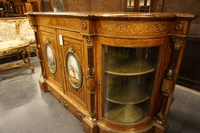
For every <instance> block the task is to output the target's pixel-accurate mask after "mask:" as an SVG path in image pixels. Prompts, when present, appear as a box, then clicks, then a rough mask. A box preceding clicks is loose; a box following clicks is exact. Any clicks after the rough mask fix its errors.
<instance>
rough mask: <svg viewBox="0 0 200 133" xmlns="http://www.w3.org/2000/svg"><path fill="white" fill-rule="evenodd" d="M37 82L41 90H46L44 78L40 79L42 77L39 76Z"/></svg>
mask: <svg viewBox="0 0 200 133" xmlns="http://www.w3.org/2000/svg"><path fill="white" fill-rule="evenodd" d="M38 82H39V85H40V89H41V90H42V91H43V92H47V91H48V90H47V86H46V82H45V80H44V79H42V78H40V79H39V80H38Z"/></svg>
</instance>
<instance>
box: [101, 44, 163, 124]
mask: <svg viewBox="0 0 200 133" xmlns="http://www.w3.org/2000/svg"><path fill="white" fill-rule="evenodd" d="M158 52H159V47H151V48H146V47H144V48H123V47H113V46H106V45H104V86H103V87H104V96H103V98H104V100H103V117H104V118H105V119H107V120H109V121H112V122H115V123H123V124H124V123H125V124H126V123H134V122H137V121H139V120H141V119H143V118H145V117H146V116H148V111H149V102H150V97H151V95H150V94H151V91H152V87H153V84H154V75H155V69H156V64H157V59H158Z"/></svg>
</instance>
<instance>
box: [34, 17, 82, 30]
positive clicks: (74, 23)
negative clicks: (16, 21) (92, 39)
mask: <svg viewBox="0 0 200 133" xmlns="http://www.w3.org/2000/svg"><path fill="white" fill-rule="evenodd" d="M37 22H38V24H40V25H48V26H52V27H58V26H59V27H63V28H68V29H73V30H79V29H80V28H81V25H80V20H78V19H73V18H67V19H66V18H59V19H57V18H51V17H37Z"/></svg>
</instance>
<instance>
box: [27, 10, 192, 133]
mask: <svg viewBox="0 0 200 133" xmlns="http://www.w3.org/2000/svg"><path fill="white" fill-rule="evenodd" d="M27 16H28V18H29V21H30V23H31V25H32V27H33V29H34V31H35V35H36V38H37V39H36V40H37V44H38V54H37V55H38V58H39V59H40V63H41V76H40V78H39V84H40V88H41V89H42V90H43V91H49V92H50V93H51V94H52V95H53V96H54V97H55V98H56V99H57V100H58V101H60V103H61V104H63V106H64V107H66V108H67V109H68V110H69V111H70V112H71V113H72V114H73V115H74V116H76V117H77V118H78V119H80V120H81V121H82V125H83V131H84V132H85V133H111V132H112V133H122V132H123V133H166V132H167V129H168V127H169V125H170V123H168V122H167V117H168V113H169V109H170V105H171V102H172V97H173V92H174V87H175V83H176V78H177V73H178V70H179V67H180V62H181V59H182V55H183V51H184V48H185V42H186V37H187V34H188V31H189V27H190V24H191V21H192V19H194V18H195V16H194V15H192V14H178V13H177V14H176V13H118V14H116V13H93V12H89V13H88V12H87V13H86V12H59V13H55V12H54V13H52V12H45V13H44V12H37V13H28V14H27Z"/></svg>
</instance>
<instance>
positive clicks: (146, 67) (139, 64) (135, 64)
mask: <svg viewBox="0 0 200 133" xmlns="http://www.w3.org/2000/svg"><path fill="white" fill-rule="evenodd" d="M154 70H155V68H154V67H153V66H152V65H151V64H150V63H148V61H147V60H145V59H144V60H142V59H138V58H133V59H132V58H127V59H124V60H122V61H119V62H116V63H114V64H112V65H108V66H106V68H105V72H106V73H109V74H113V75H120V76H135V75H142V74H146V73H150V72H153V71H154Z"/></svg>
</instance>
